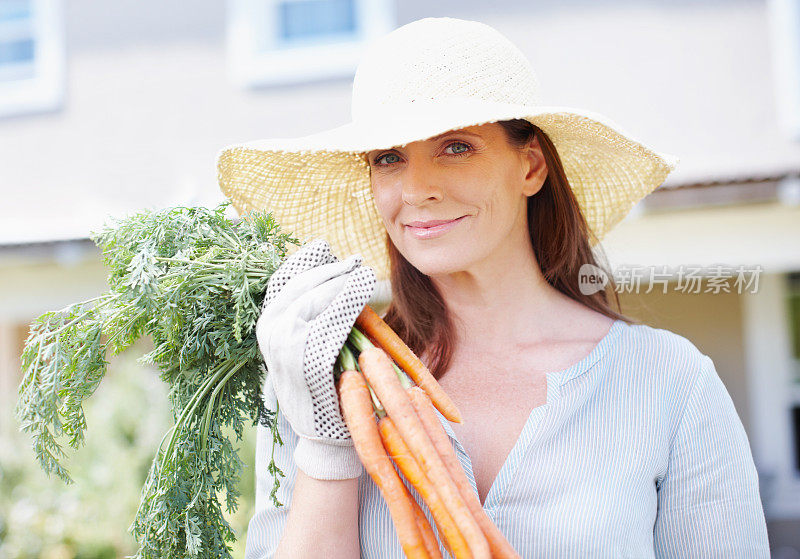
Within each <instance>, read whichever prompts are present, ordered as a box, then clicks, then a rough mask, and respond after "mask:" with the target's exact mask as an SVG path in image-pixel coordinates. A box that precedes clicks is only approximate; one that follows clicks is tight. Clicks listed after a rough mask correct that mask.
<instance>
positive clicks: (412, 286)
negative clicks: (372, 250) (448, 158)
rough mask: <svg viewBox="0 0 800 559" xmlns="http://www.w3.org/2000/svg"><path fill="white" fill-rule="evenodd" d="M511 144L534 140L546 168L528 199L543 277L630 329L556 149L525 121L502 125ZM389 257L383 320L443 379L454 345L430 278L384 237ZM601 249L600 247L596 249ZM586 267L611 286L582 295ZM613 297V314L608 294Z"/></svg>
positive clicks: (443, 307)
mask: <svg viewBox="0 0 800 559" xmlns="http://www.w3.org/2000/svg"><path fill="white" fill-rule="evenodd" d="M499 124H500V125H502V126H503V129H504V130H505V133H506V137H507V139H508V141H509V143H510V144H511V145H512V146H513V147H515V148H517V149H523V148H524V147H525V146H527V145H528V144H529V143H530V142H531V141H532V140H533V138H534V135H536V136H537V137H538V139H539V145H540V146H541V148H542V154H543V155H544V159H545V163H546V164H547V169H548V173H547V178H546V179H545V182H544V185H543V186H542V188H541V189H540V190H539V192H537V193H536V194H535V195H533V196H529V197H528V231H529V233H530V237H531V242H532V244H533V250H534V253H535V256H536V260H537V261H538V263H539V266H540V268H541V270H542V275H543V276H544V278H545V280H547V282H548V283H550V285H552V286H553V287H555V288H556V289H558V290H559V291H561V292H562V293H564V294H565V295H567V296H569V297H570V298H572V299H574V300H575V301H578V302H580V303H583V304H584V305H586V306H587V307H589V308H590V309H593V310H595V311H597V312H600V313H602V314H604V315H606V316H608V317H611V318H615V319H621V320H624V321H625V322H628V323H631V322H633V320H632V319H630V318H628V317H626V316H624V315H622V314H621V312H620V304H619V296H618V295H617V291H616V289H615V284H614V279H613V276H612V274H611V273H609V271H608V266H607V265H606V263H605V261H603V262H602V263H601V262H599V261H598V260H597V259H596V257H595V254H594V253H593V252H592V249H591V246H590V243H589V235H590V231H589V228H588V226H587V224H586V220H585V218H584V216H583V213H582V212H581V209H580V206H579V205H578V201H577V200H576V198H575V195H574V193H573V192H572V188H571V187H570V185H569V181H568V180H567V176H566V174H565V173H564V168H563V166H562V164H561V159H560V158H559V156H558V153H557V152H556V149H555V146H553V143H552V142H551V141H550V138H548V137H547V134H545V133H544V132H543V131H542V130H541V129H539V128H538V127H536V126H534V125H533V124H531V123H530V122H528V121H527V120H523V119H515V120H507V121H500V122H499ZM386 245H387V248H388V252H389V263H390V280H391V284H392V302H391V304H390V305H389V308H388V310H387V312H386V316H385V317H384V319H385V320H386V322H387V323H388V324H389V326H391V327H392V329H393V330H394V331H395V332H397V333H398V335H399V336H400V337H401V338H402V339H403V340H404V341H405V342H406V344H408V346H409V347H410V348H411V349H412V350H413V351H414V353H416V354H417V355H422V354H423V353H425V352H427V357H428V360H429V363H428V366H429V368H430V370H431V372H432V373H433V376H434V377H436V378H437V379H439V378H441V377H442V376H443V375H444V373H445V371H446V370H447V368H448V366H449V365H450V360H451V358H452V353H453V349H454V345H455V331H454V327H453V322H452V319H451V317H450V316H449V313H448V311H447V307H446V305H445V302H444V299H443V298H442V295H441V293H439V290H438V289H437V288H436V286H435V285H434V284H433V282H432V281H431V279H430V277H428V276H426V275H425V274H423V273H422V272H420V271H419V270H417V269H416V268H415V267H414V266H412V265H411V263H410V262H408V260H406V259H405V258H404V257H403V255H402V254H400V252H399V251H398V250H397V248H396V247H395V246H394V243H392V241H391V240H390V239H389V235H388V233H387V235H386ZM598 247H599V245H598ZM585 263H589V264H593V265H595V266H598V267H599V268H601V269H603V270H604V271H605V272H606V275H607V276H608V279H609V283H608V284H607V285H606V289H605V290H600V291H597V292H595V293H593V294H591V295H584V294H583V293H581V292H580V290H579V288H578V269H579V268H580V266H581V265H583V264H585ZM609 291H610V292H611V293H612V294H613V297H614V304H615V308H616V310H615V308H612V306H611V303H610V302H609V296H608V292H609Z"/></svg>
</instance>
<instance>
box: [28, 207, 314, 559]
mask: <svg viewBox="0 0 800 559" xmlns="http://www.w3.org/2000/svg"><path fill="white" fill-rule="evenodd" d="M228 205H229V202H224V203H222V204H221V205H219V206H218V207H217V208H215V209H207V208H202V207H194V208H185V207H178V208H169V209H166V210H161V211H148V212H143V213H138V214H135V215H131V216H129V217H127V218H125V219H122V220H118V221H117V222H116V223H113V224H112V225H110V226H106V227H105V228H104V229H103V230H102V231H100V232H99V233H94V234H93V235H92V240H93V241H94V242H95V243H96V244H97V245H98V246H99V247H100V248H101V249H102V253H103V260H104V262H105V264H106V265H107V266H108V268H110V271H111V272H110V275H109V278H108V283H109V290H108V291H107V292H106V293H104V294H102V295H100V296H99V297H96V298H94V299H90V300H88V301H84V302H81V303H77V304H73V305H70V306H68V307H66V308H64V309H62V310H61V311H57V312H48V313H45V314H43V315H42V316H40V317H39V318H38V319H36V320H35V321H34V323H33V324H32V326H31V329H30V334H29V336H28V339H27V341H26V344H25V348H24V351H23V354H22V360H21V361H22V369H23V380H22V383H21V385H20V388H19V399H18V402H17V406H16V410H15V411H16V415H17V418H18V419H19V421H20V424H21V427H22V429H23V430H24V431H26V432H28V433H29V434H30V435H31V439H32V445H33V449H34V452H35V453H36V456H37V458H38V461H39V463H40V464H41V466H42V468H43V469H44V470H45V471H46V472H47V473H48V474H55V475H57V476H58V477H60V478H61V479H62V480H64V481H65V482H67V483H69V482H71V481H72V479H71V477H70V475H69V473H68V472H67V470H66V469H65V468H64V467H63V466H62V465H61V464H60V462H59V460H60V459H61V458H63V457H65V455H66V452H65V450H64V446H65V445H66V446H69V447H71V448H73V449H77V448H79V447H81V446H82V445H83V442H84V431H85V429H86V427H87V425H86V420H85V417H84V413H83V403H84V401H85V400H86V399H87V398H89V397H90V396H91V395H92V394H93V393H94V391H95V390H96V388H97V387H98V385H99V383H100V382H101V381H102V379H103V377H104V375H105V374H106V366H107V361H106V355H107V352H111V353H112V354H117V353H119V352H121V351H123V350H125V349H126V348H128V347H130V346H131V345H132V344H133V343H134V342H135V341H136V340H138V339H139V338H140V337H143V336H149V337H150V338H152V341H153V346H154V347H153V349H152V351H150V352H149V353H147V354H146V355H144V356H142V357H141V358H140V360H141V361H142V362H143V363H149V364H153V365H156V366H157V367H158V369H159V371H160V376H161V379H163V380H164V381H165V382H167V383H168V385H169V387H170V393H169V396H170V400H171V404H172V409H173V415H174V419H175V424H174V426H173V427H172V429H171V430H170V431H169V432H168V433H167V434H166V435H165V436H164V438H163V439H162V442H161V445H160V447H159V449H158V451H157V453H156V456H155V458H154V460H153V464H152V466H151V469H150V472H149V474H148V477H147V481H146V482H145V486H144V488H143V490H142V495H141V501H140V506H139V510H138V511H137V514H136V518H135V520H134V521H133V524H132V526H131V530H132V531H133V533H134V535H135V536H136V538H137V540H138V542H139V545H140V548H139V552H138V554H137V557H141V558H156V557H157V558H169V557H187V556H188V557H203V558H205V557H209V558H210V557H230V548H229V546H228V542H232V541H234V540H235V534H234V533H233V530H232V528H231V527H230V525H229V524H228V522H227V521H226V520H225V518H224V517H223V506H224V507H225V510H227V511H228V512H232V511H234V510H236V508H237V502H238V497H239V492H238V489H237V487H238V484H239V479H240V474H241V471H242V461H241V460H240V458H239V455H238V450H237V449H236V448H234V446H233V444H234V443H233V441H232V440H231V438H232V437H229V436H227V435H226V434H225V432H223V429H226V430H230V431H232V432H233V434H235V437H236V440H240V439H241V437H242V434H243V429H244V427H245V424H246V422H249V423H251V424H256V422H259V421H260V422H261V423H262V424H263V425H264V426H265V427H267V428H269V429H270V430H271V433H272V436H273V440H274V442H277V443H278V444H282V441H281V440H280V437H279V435H278V431H277V429H276V425H275V423H276V422H275V421H274V418H275V413H276V411H272V410H268V409H267V408H266V407H265V405H264V402H263V399H262V396H261V392H260V390H261V386H262V383H263V380H264V375H265V374H266V371H265V368H264V363H263V358H262V356H261V354H260V352H259V349H258V344H257V340H256V335H255V326H256V321H257V320H258V316H259V313H260V309H261V303H262V301H263V297H264V294H265V292H266V286H267V282H268V280H269V278H270V276H271V275H272V273H273V272H274V271H275V269H276V268H277V267H278V266H279V265H280V264H281V262H282V261H283V258H284V257H285V255H286V251H287V249H288V248H289V246H290V245H291V244H297V242H298V241H297V240H296V239H294V238H292V237H291V236H289V235H288V234H284V233H282V232H281V231H280V227H279V226H278V224H277V223H276V222H275V221H274V220H273V218H272V216H271V215H270V214H267V213H259V212H252V213H250V214H249V215H248V217H247V219H246V220H242V221H233V220H229V219H227V218H226V217H225V209H226V207H227V206H228ZM144 413H146V411H145V412H144ZM269 467H270V473H271V474H272V475H273V476H274V478H275V485H274V487H273V491H272V499H273V501H274V502H275V503H276V504H277V505H280V503H278V501H277V497H276V492H277V489H278V486H279V483H280V480H279V477H280V476H282V475H283V472H281V471H280V470H279V469H278V468H277V466H276V465H275V463H274V462H271V463H270V466H269ZM223 494H224V504H223V503H222V502H221V495H223Z"/></svg>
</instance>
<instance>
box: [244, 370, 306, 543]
mask: <svg viewBox="0 0 800 559" xmlns="http://www.w3.org/2000/svg"><path fill="white" fill-rule="evenodd" d="M264 395H265V400H266V405H267V406H268V407H269V408H270V409H275V403H276V401H275V397H274V392H273V391H272V383H271V382H269V380H267V381H266V383H265V394H264ZM276 421H277V422H278V433H279V434H280V437H281V440H282V441H283V445H279V444H275V445H274V450H273V444H272V432H271V431H270V430H269V429H268V428H266V427H264V426H263V425H261V424H259V425H258V428H257V434H256V437H257V438H256V457H255V470H256V471H255V475H256V503H255V512H254V513H253V516H252V517H251V518H250V523H249V524H248V527H247V541H246V543H245V559H264V558H271V557H273V556H274V555H275V550H276V549H277V547H278V542H279V541H280V539H281V536H282V535H283V528H284V526H285V524H286V519H287V518H288V516H289V505H290V504H291V501H292V494H293V492H294V484H295V479H296V477H297V468H296V466H295V463H294V449H295V447H296V446H297V441H298V437H297V434H296V433H295V432H294V429H292V427H291V425H289V422H288V421H287V420H286V418H285V416H284V415H283V414H282V413H280V412H278V414H277V416H276ZM273 452H274V460H275V465H276V466H277V467H278V468H280V470H281V471H282V472H283V473H284V474H285V476H286V477H279V479H280V482H281V485H280V487H279V488H278V492H277V499H278V501H279V502H280V503H281V504H282V505H283V506H281V507H276V506H275V505H274V503H273V502H272V498H271V497H270V493H271V492H272V486H273V476H272V474H271V473H269V471H268V469H267V468H268V466H269V462H270V458H271V457H273Z"/></svg>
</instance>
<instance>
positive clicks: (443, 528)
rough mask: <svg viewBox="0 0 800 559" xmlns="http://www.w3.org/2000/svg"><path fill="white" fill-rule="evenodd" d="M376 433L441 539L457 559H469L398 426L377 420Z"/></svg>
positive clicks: (462, 538) (469, 555)
mask: <svg viewBox="0 0 800 559" xmlns="http://www.w3.org/2000/svg"><path fill="white" fill-rule="evenodd" d="M378 431H380V434H381V439H382V440H383V446H384V448H385V449H386V452H387V453H388V454H389V457H390V458H391V459H392V460H394V463H395V464H397V467H398V468H400V472H402V474H403V475H404V476H405V477H406V479H407V480H408V481H409V482H410V483H411V485H413V486H414V487H415V488H416V490H417V491H419V494H420V496H421V497H422V498H423V499H424V500H425V502H426V503H427V504H428V508H429V509H431V514H433V518H434V519H435V521H436V525H437V526H438V527H439V531H440V532H441V533H442V536H444V538H445V540H447V542H448V544H449V547H450V549H451V553H452V554H453V555H455V556H456V558H457V559H462V558H463V559H468V558H470V557H472V553H470V551H469V548H468V547H467V542H466V541H464V537H463V536H462V535H461V533H460V532H459V531H458V526H456V523H455V522H453V517H452V516H451V515H450V513H449V512H447V508H446V507H445V506H444V502H442V498H441V497H440V496H439V494H438V493H437V492H436V488H434V486H433V484H432V483H431V481H430V479H428V476H426V475H425V472H423V471H422V468H420V466H419V463H418V462H417V460H416V459H415V458H414V456H413V455H412V454H411V451H410V450H409V449H408V446H406V443H404V442H403V438H402V437H401V436H400V432H399V431H398V430H397V426H396V425H395V424H394V422H393V421H392V419H391V418H390V417H389V416H386V417H382V418H380V419H379V420H378Z"/></svg>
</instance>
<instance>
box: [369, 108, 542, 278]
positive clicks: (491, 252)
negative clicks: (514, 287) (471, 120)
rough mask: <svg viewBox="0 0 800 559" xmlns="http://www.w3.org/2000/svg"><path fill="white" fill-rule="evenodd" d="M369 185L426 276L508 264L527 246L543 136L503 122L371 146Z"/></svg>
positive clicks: (391, 229) (397, 241)
mask: <svg viewBox="0 0 800 559" xmlns="http://www.w3.org/2000/svg"><path fill="white" fill-rule="evenodd" d="M367 158H368V161H369V164H370V176H371V183H372V192H373V195H374V197H375V203H376V206H377V208H378V212H379V213H380V215H381V218H382V219H383V223H384V226H385V227H386V231H387V232H388V234H389V237H390V238H391V240H392V242H393V243H394V245H395V246H396V247H397V249H398V251H400V253H401V254H402V255H403V256H404V257H405V258H406V260H408V261H409V262H410V263H411V264H412V265H413V266H414V267H416V268H417V269H418V270H420V271H421V272H422V273H423V274H426V275H428V276H437V275H444V274H453V273H457V272H461V271H475V270H477V269H479V268H480V267H481V266H484V265H487V264H492V265H503V264H504V259H506V260H505V264H508V263H509V260H507V259H508V258H509V257H510V256H511V255H513V254H515V251H518V250H529V246H530V245H529V236H528V231H527V215H526V202H527V197H528V196H531V195H533V194H535V193H536V192H538V190H539V189H540V188H541V186H542V184H543V183H544V180H545V178H546V177H547V168H546V165H545V163H544V157H543V156H542V152H541V148H540V147H539V144H538V141H537V140H534V141H533V142H531V143H530V145H529V146H527V147H526V149H524V150H519V149H517V148H515V147H513V146H512V145H511V144H510V143H509V141H508V140H507V137H506V134H505V131H504V130H503V127H502V126H501V125H500V124H498V123H489V124H483V125H479V126H470V127H467V128H463V129H460V130H454V131H450V132H446V133H445V134H442V135H441V136H437V137H435V138H431V139H427V140H422V141H418V142H412V143H410V144H407V145H405V146H403V147H398V148H394V149H388V150H374V151H371V152H369V153H367Z"/></svg>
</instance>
